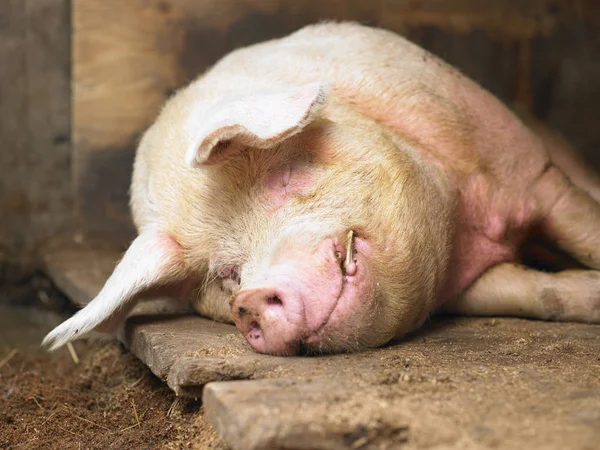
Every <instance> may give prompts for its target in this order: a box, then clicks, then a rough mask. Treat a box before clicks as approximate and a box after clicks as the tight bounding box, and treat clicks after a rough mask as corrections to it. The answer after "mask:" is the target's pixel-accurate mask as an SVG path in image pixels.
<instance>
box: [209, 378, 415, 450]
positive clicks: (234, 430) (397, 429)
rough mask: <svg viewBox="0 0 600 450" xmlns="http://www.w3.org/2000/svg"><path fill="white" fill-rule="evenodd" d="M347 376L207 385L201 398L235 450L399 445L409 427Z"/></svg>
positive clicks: (353, 447) (312, 449)
mask: <svg viewBox="0 0 600 450" xmlns="http://www.w3.org/2000/svg"><path fill="white" fill-rule="evenodd" d="M349 381H350V380H336V379H329V380H308V381H296V380H289V379H288V380H286V379H274V380H259V381H237V382H229V383H210V384H209V385H207V386H206V388H205V389H204V394H203V396H202V401H203V403H204V408H205V411H206V415H207V418H208V420H209V421H210V422H211V424H212V425H213V426H214V427H215V429H216V430H217V432H218V433H219V434H220V435H221V436H222V437H223V438H224V440H225V441H226V442H227V444H228V445H230V446H231V447H232V448H233V449H234V450H238V449H239V450H259V449H261V450H262V449H283V448H286V449H292V448H293V449H307V450H315V449H332V450H333V449H348V448H350V449H357V448H378V447H380V448H399V447H401V446H402V444H405V443H406V442H407V440H408V425H407V424H406V422H404V421H403V420H402V417H401V416H398V415H394V414H390V413H389V410H388V405H386V404H385V403H383V402H381V401H373V400H374V394H375V393H374V392H370V391H373V389H372V388H371V389H370V390H368V389H357V388H358V386H354V385H352V384H351V383H349Z"/></svg>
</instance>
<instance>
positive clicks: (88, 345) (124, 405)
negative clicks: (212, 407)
mask: <svg viewBox="0 0 600 450" xmlns="http://www.w3.org/2000/svg"><path fill="white" fill-rule="evenodd" d="M11 278H12V279H11V280H10V281H11V282H10V283H7V282H6V278H5V279H4V281H5V282H4V283H0V430H2V431H1V432H0V448H2V449H32V448H37V449H150V448H152V449H219V448H225V447H224V446H223V444H222V443H221V441H220V439H219V438H218V436H217V435H216V434H215V432H214V431H213V430H212V428H211V427H210V425H209V424H208V423H207V422H206V421H205V419H204V415H203V411H202V406H201V404H200V401H195V400H193V399H183V398H176V397H175V395H174V394H173V393H172V391H171V390H170V389H169V388H168V387H166V385H165V384H164V383H163V382H162V381H161V380H159V379H158V378H156V377H155V376H154V375H153V374H152V373H151V372H150V370H149V369H148V368H147V367H146V366H145V365H144V364H142V363H141V362H140V361H139V360H138V359H137V358H136V357H135V356H133V355H132V354H130V353H128V352H127V351H125V350H124V349H123V348H122V347H121V346H120V345H119V344H117V343H115V342H98V341H97V342H76V343H75V344H74V345H73V349H74V350H75V354H76V357H77V358H78V360H79V361H78V363H76V362H75V361H74V359H73V356H72V355H71V353H70V352H69V351H68V350H67V349H62V350H60V351H58V352H56V353H53V354H49V353H46V352H44V351H42V350H40V349H39V343H40V339H41V338H42V337H43V336H44V334H45V333H46V332H47V331H49V330H50V329H51V328H52V327H53V326H54V325H55V324H57V323H59V322H60V321H61V318H62V317H63V316H64V315H66V314H69V313H70V312H72V310H70V309H69V308H68V306H67V304H66V301H65V299H64V298H62V297H61V296H60V294H58V293H57V292H56V290H55V289H53V287H52V285H51V284H50V283H49V282H48V280H46V279H45V278H44V277H43V276H41V275H39V274H36V275H33V276H30V275H27V276H23V277H19V276H12V277H11ZM15 305H26V306H27V307H26V308H24V307H16V306H15ZM57 310H58V311H60V313H57V312H56V311H57Z"/></svg>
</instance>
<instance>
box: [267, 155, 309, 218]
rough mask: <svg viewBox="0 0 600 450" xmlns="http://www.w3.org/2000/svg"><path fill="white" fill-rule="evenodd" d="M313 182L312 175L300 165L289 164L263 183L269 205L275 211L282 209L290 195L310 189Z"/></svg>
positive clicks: (272, 173)
mask: <svg viewBox="0 0 600 450" xmlns="http://www.w3.org/2000/svg"><path fill="white" fill-rule="evenodd" d="M311 180H312V176H311V173H310V172H309V171H308V170H307V168H306V167H304V166H302V165H299V164H287V165H285V166H283V167H281V168H279V169H277V170H275V171H273V172H271V173H270V174H268V175H267V177H266V178H265V180H264V182H263V190H264V193H265V197H266V200H267V203H268V204H269V205H270V206H271V208H272V209H273V210H277V209H279V208H281V207H282V206H283V205H284V204H285V201H286V200H287V198H288V197H289V195H290V194H293V193H299V192H302V191H304V190H306V189H309V188H310V186H311Z"/></svg>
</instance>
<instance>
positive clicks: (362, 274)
mask: <svg viewBox="0 0 600 450" xmlns="http://www.w3.org/2000/svg"><path fill="white" fill-rule="evenodd" d="M190 89H193V85H192V87H191V88H188V92H187V93H186V91H184V92H183V93H180V94H179V95H178V96H177V97H176V98H175V99H174V100H173V101H172V102H171V103H170V104H169V105H168V106H167V107H166V108H165V110H164V111H163V113H162V114H161V117H160V118H159V119H158V121H157V123H156V124H155V125H154V126H153V127H152V128H151V129H150V131H149V132H148V133H147V135H146V136H145V138H144V140H143V142H142V144H141V146H140V149H139V151H138V156H137V160H136V166H135V172H134V182H133V187H132V208H133V212H134V217H135V220H136V223H137V224H138V227H139V231H140V235H139V237H138V238H137V239H136V240H135V241H134V242H133V244H132V245H131V247H130V248H129V250H128V251H127V253H126V254H125V257H124V258H123V261H122V262H121V263H120V264H119V266H118V267H117V268H116V270H115V272H114V274H113V275H112V276H111V278H110V279H109V280H108V282H107V284H106V286H105V287H104V289H103V290H102V292H101V293H100V295H99V296H98V297H97V298H96V299H94V300H93V301H92V302H91V304H90V305H88V306H87V307H86V308H85V309H84V310H82V311H81V312H80V313H78V314H77V315H76V316H74V317H73V318H72V319H70V320H69V321H67V322H65V323H64V324H62V325H61V326H60V327H59V328H57V329H56V330H55V331H53V332H52V333H51V334H50V335H49V336H48V337H47V340H46V342H47V343H49V344H50V345H52V346H53V347H56V346H59V345H61V344H63V343H64V342H66V341H67V340H69V339H72V338H74V337H77V336H79V335H82V334H83V333H85V332H87V331H89V330H91V329H94V328H96V329H101V330H106V329H109V328H111V326H112V325H114V324H115V323H117V322H119V321H122V320H123V318H124V316H125V315H126V313H127V312H128V311H129V310H130V308H131V306H132V305H133V304H134V302H135V301H136V300H137V299H139V298H140V296H142V295H143V294H144V293H154V292H157V291H159V290H161V289H167V290H170V292H171V293H179V294H182V295H185V296H187V297H189V298H191V301H192V302H193V304H194V305H195V307H196V309H197V310H198V311H199V312H200V313H201V314H203V315H205V316H208V317H210V318H213V319H216V320H221V321H233V322H235V324H236V326H237V327H238V329H239V330H240V331H241V333H242V334H243V335H244V337H245V338H246V340H247V341H248V342H249V344H250V345H251V346H252V347H253V348H254V349H256V350H257V351H259V352H263V353H271V354H278V355H291V354H297V353H299V352H317V353H320V352H338V351H351V350H358V349H362V348H366V347H375V346H379V345H382V344H384V343H386V342H388V341H389V340H390V339H392V338H393V337H395V336H396V337H399V336H401V335H403V334H404V333H406V332H407V331H408V330H410V329H413V328H415V327H417V326H419V325H421V324H422V322H423V321H424V320H425V318H426V316H427V314H428V312H429V311H431V310H432V305H433V302H434V298H435V296H436V294H437V292H438V290H439V289H440V286H441V285H442V282H443V281H444V280H443V279H442V277H443V274H444V273H445V267H446V264H447V258H448V242H449V239H450V227H449V218H448V210H447V209H446V207H445V206H444V205H445V204H446V203H447V202H446V201H445V200H443V199H442V194H441V192H443V191H444V189H442V188H441V184H440V183H443V181H440V180H442V178H441V177H440V176H439V174H438V173H437V172H436V173H434V171H435V169H434V168H432V166H431V165H430V164H427V163H425V162H424V161H422V160H420V159H419V157H417V156H416V153H415V152H414V151H413V146H414V145H416V144H415V143H414V142H413V143H409V142H408V141H406V140H403V139H402V138H400V137H399V136H397V135H395V134H393V133H392V132H391V131H389V130H386V129H385V128H384V127H382V126H381V125H379V124H377V123H375V122H374V121H371V120H370V119H368V118H366V117H364V116H362V115H360V114H358V113H356V112H354V111H353V110H352V109H351V108H350V107H349V106H348V105H347V104H346V103H345V102H344V101H343V100H342V99H341V98H340V97H339V96H336V95H335V94H334V93H333V92H329V90H328V89H327V88H326V86H325V85H323V84H320V83H316V84H310V85H306V86H300V87H297V88H292V89H282V90H276V91H269V92H264V91H262V92H257V93H254V94H251V95H248V94H245V95H236V94H231V95H227V96H224V97H220V98H218V99H213V100H210V101H202V102H195V101H194V98H193V91H192V92H189V90H190ZM86 311H87V312H86Z"/></svg>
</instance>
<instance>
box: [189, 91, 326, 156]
mask: <svg viewBox="0 0 600 450" xmlns="http://www.w3.org/2000/svg"><path fill="white" fill-rule="evenodd" d="M328 90H329V89H328V87H327V85H326V84H324V83H312V84H307V85H305V86H300V87H296V88H292V89H286V90H281V91H275V92H261V93H256V94H249V95H237V94H236V95H228V96H226V97H223V98H221V99H220V100H219V101H217V102H216V103H213V104H212V105H211V106H209V107H206V108H201V109H199V110H197V111H195V112H193V113H192V114H191V115H190V117H189V119H188V122H187V123H186V126H187V128H188V130H190V131H189V133H190V135H191V136H193V139H192V144H191V145H190V147H189V148H188V150H187V152H186V155H185V160H186V163H187V164H188V165H189V166H190V167H198V166H200V165H211V164H216V163H219V162H221V161H224V160H225V159H227V158H228V157H229V155H231V154H232V153H233V152H235V151H237V150H239V149H241V148H244V147H254V148H269V147H273V146H274V145H277V144H279V143H281V142H283V141H284V140H285V139H287V138H289V137H291V136H293V135H294V134H296V133H298V132H300V131H301V130H302V129H303V128H304V127H305V126H306V125H308V124H309V123H310V122H311V121H312V120H313V119H314V117H315V115H316V113H317V112H318V111H319V110H320V109H321V108H322V106H323V105H324V103H325V100H326V98H327V94H328Z"/></svg>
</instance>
